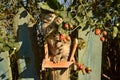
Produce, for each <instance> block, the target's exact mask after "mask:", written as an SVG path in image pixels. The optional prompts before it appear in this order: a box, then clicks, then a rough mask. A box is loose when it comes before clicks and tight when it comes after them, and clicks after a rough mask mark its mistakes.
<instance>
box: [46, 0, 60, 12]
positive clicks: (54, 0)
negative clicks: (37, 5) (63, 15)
mask: <svg viewBox="0 0 120 80" xmlns="http://www.w3.org/2000/svg"><path fill="white" fill-rule="evenodd" d="M47 4H48V5H49V6H50V7H51V8H52V9H54V10H58V9H61V7H62V5H60V3H59V1H58V0H47Z"/></svg>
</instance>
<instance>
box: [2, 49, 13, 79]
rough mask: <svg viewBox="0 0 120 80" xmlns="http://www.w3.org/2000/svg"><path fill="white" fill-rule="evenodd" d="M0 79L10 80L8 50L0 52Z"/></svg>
mask: <svg viewBox="0 0 120 80" xmlns="http://www.w3.org/2000/svg"><path fill="white" fill-rule="evenodd" d="M0 80H12V71H11V67H10V58H9V52H8V51H6V52H1V53H0Z"/></svg>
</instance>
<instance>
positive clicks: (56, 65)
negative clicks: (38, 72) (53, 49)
mask: <svg viewBox="0 0 120 80" xmlns="http://www.w3.org/2000/svg"><path fill="white" fill-rule="evenodd" d="M77 45H78V40H77V39H75V41H74V46H73V50H72V53H71V56H70V59H69V60H68V61H66V62H63V61H60V62H58V63H54V62H52V61H50V60H49V58H48V57H49V55H48V45H47V44H45V45H44V48H45V59H43V62H42V70H45V69H46V68H49V69H55V68H56V69H61V68H69V67H71V66H72V65H73V64H74V62H75V61H74V60H75V59H74V55H75V51H76V48H77Z"/></svg>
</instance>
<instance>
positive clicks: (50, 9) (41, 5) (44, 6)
mask: <svg viewBox="0 0 120 80" xmlns="http://www.w3.org/2000/svg"><path fill="white" fill-rule="evenodd" d="M38 5H39V6H40V7H41V8H42V9H44V10H47V11H50V12H54V9H52V8H50V7H49V5H48V4H47V3H38Z"/></svg>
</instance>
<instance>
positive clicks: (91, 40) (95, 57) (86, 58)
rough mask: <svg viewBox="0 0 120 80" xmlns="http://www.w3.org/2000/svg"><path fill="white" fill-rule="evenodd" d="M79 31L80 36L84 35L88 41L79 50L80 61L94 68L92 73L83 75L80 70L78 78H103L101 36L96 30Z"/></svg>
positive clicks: (88, 79)
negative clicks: (96, 33)
mask: <svg viewBox="0 0 120 80" xmlns="http://www.w3.org/2000/svg"><path fill="white" fill-rule="evenodd" d="M86 34H87V31H79V34H78V35H79V37H82V38H83V39H84V40H85V42H86V47H85V48H84V49H82V50H78V56H79V62H81V63H82V64H84V65H85V66H89V67H90V68H91V69H92V72H91V73H90V74H85V75H83V74H82V73H81V72H79V75H78V78H79V79H78V80H101V59H102V42H101V41H100V39H99V36H96V35H95V34H94V32H92V31H91V32H90V33H89V34H88V35H86Z"/></svg>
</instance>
